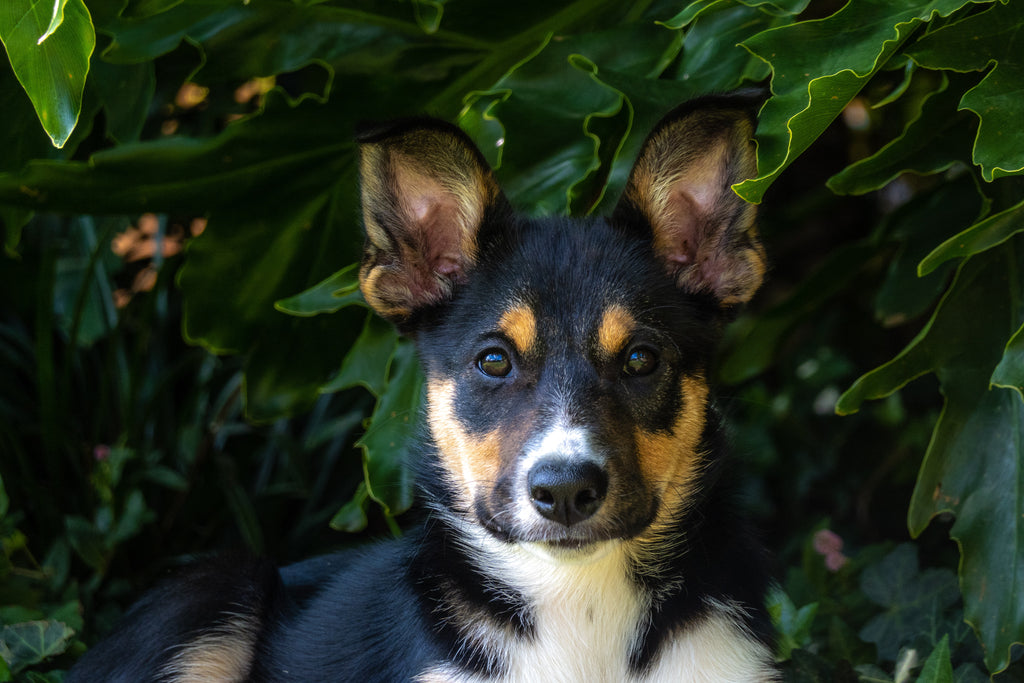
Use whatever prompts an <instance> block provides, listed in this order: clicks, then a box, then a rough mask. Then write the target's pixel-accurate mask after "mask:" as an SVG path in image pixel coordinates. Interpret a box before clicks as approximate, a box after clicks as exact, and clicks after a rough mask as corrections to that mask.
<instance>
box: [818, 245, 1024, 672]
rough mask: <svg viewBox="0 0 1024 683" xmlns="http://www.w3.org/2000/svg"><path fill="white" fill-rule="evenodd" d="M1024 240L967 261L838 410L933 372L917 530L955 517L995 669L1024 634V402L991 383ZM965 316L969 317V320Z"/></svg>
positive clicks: (966, 583)
mask: <svg viewBox="0 0 1024 683" xmlns="http://www.w3.org/2000/svg"><path fill="white" fill-rule="evenodd" d="M1022 273H1024V243H1022V241H1021V238H1020V237H1017V238H1015V239H1012V240H1009V241H1007V242H1006V243H1005V244H1003V245H1001V246H1000V247H997V248H993V249H989V250H987V251H985V252H983V253H980V254H978V255H976V256H974V257H972V258H970V259H968V260H967V261H965V262H964V263H963V264H962V265H961V266H960V268H959V270H958V272H957V276H956V279H955V280H954V282H953V284H952V285H951V286H950V289H949V290H948V291H947V293H946V295H945V296H944V297H943V299H942V301H940V303H939V305H938V307H937V308H936V310H935V312H934V314H933V315H932V318H931V319H930V320H929V321H928V323H927V324H926V325H925V327H924V329H923V330H922V331H921V333H920V334H919V335H918V336H917V337H916V338H915V339H914V340H913V341H911V342H910V344H909V345H908V346H907V347H906V348H905V349H904V350H903V351H902V352H900V354H899V355H897V356H896V358H894V359H893V360H891V361H889V362H888V363H886V364H885V365H882V366H881V367H878V368H876V369H874V370H872V371H871V372H869V373H867V374H866V375H864V376H863V377H861V378H860V379H858V380H857V381H856V382H855V383H854V385H853V386H852V387H850V389H848V390H847V392H846V393H844V394H843V395H842V396H841V397H840V398H839V401H838V404H837V407H836V410H837V412H839V413H840V414H846V413H849V412H852V411H854V410H856V409H857V408H858V406H859V405H860V404H861V403H862V402H863V401H864V400H866V399H868V398H881V397H883V396H887V395H889V394H891V393H892V392H894V391H896V390H897V389H899V388H900V387H902V386H903V385H905V384H906V383H907V382H909V381H911V380H912V379H914V378H916V377H919V376H921V375H923V374H925V373H927V372H934V373H935V374H936V375H937V376H938V378H939V382H940V383H941V387H942V393H943V395H944V396H945V404H944V406H943V410H942V414H941V415H940V417H939V420H938V423H937V424H936V425H935V429H934V432H933V434H932V439H931V442H930V444H929V446H928V450H927V452H926V453H925V456H924V460H923V462H922V464H921V469H920V472H919V474H918V479H917V484H916V486H915V489H914V494H913V497H912V499H911V504H910V511H909V514H908V525H909V527H910V530H911V533H913V534H914V535H915V536H916V535H918V534H920V533H921V532H922V531H923V530H924V529H925V527H927V525H928V523H929V521H930V520H931V519H932V518H933V517H934V516H936V515H938V514H940V513H943V512H949V513H952V514H954V515H955V516H956V522H955V523H954V525H953V527H952V528H951V530H950V536H952V537H953V538H954V539H956V540H957V542H958V543H959V544H960V548H961V566H960V586H961V591H962V593H963V597H964V614H965V618H966V620H967V621H968V623H970V624H971V626H972V627H973V628H974V630H975V632H976V633H977V635H978V638H979V640H980V641H981V643H982V645H983V647H984V648H985V663H986V665H987V666H988V667H989V669H990V670H991V671H993V672H998V671H1001V670H1002V669H1004V668H1006V666H1007V665H1008V663H1009V651H1010V647H1011V646H1012V645H1013V644H1014V643H1019V642H1022V641H1024V563H1021V562H1020V561H1019V558H1020V556H1021V553H1022V552H1024V550H1022V549H1024V453H1022V450H1021V448H1022V446H1021V440H1020V435H1021V434H1022V433H1024V402H1022V401H1020V400H1019V397H1018V396H1017V395H1016V394H1015V393H1014V392H1012V391H1006V390H1004V389H1000V388H995V389H990V378H991V376H992V374H993V370H994V368H996V366H997V364H998V363H999V362H1000V360H1001V359H1002V357H1003V355H1004V343H1005V342H1004V341H1003V340H1006V339H1008V338H1009V337H1010V336H1011V334H1013V333H1014V332H1015V331H1016V330H1018V329H1019V328H1020V326H1021V324H1022V323H1024V296H1022V294H1021V291H1020V288H1019V286H1018V285H1016V284H1015V283H1018V282H1019V281H1020V277H1021V274H1022ZM965 321H970V322H969V324H966V323H965Z"/></svg>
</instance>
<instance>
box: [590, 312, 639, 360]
mask: <svg viewBox="0 0 1024 683" xmlns="http://www.w3.org/2000/svg"><path fill="white" fill-rule="evenodd" d="M635 326H636V320H635V319H634V318H633V316H632V315H630V313H629V311H627V310H626V309H625V308H623V307H622V306H620V305H619V304H612V305H611V306H609V307H608V308H607V309H606V310H605V312H604V315H602V316H601V324H600V325H598V328H597V344H598V346H599V347H600V348H601V351H602V352H603V353H606V354H608V355H609V356H612V357H614V356H617V355H619V353H620V352H621V351H622V349H623V348H624V347H625V346H626V344H627V343H629V338H630V336H631V335H632V333H633V328H634V327H635Z"/></svg>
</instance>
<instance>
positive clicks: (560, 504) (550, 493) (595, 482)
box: [526, 460, 608, 526]
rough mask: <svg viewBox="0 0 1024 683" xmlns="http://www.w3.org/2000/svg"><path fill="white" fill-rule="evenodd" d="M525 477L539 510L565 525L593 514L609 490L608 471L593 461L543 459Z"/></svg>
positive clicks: (534, 505) (534, 503)
mask: <svg viewBox="0 0 1024 683" xmlns="http://www.w3.org/2000/svg"><path fill="white" fill-rule="evenodd" d="M526 481H527V484H528V485H529V487H530V500H531V501H532V502H533V507H535V508H536V509H537V512H539V513H540V514H541V515H543V516H544V517H546V518H547V519H550V520H551V521H553V522H558V523H560V524H564V525H565V526H571V525H573V524H578V523H579V522H582V521H583V520H585V519H587V518H589V517H591V516H592V515H593V514H594V513H595V512H597V510H598V508H600V507H601V503H603V502H604V497H605V494H606V493H607V492H608V475H607V473H605V471H604V470H603V469H602V468H601V467H599V466H598V465H596V464H595V463H592V462H568V461H566V460H541V461H540V462H538V463H537V464H535V465H534V466H533V468H532V469H530V473H529V475H527V479H526Z"/></svg>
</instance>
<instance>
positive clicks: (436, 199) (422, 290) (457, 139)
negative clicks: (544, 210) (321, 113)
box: [358, 118, 504, 322]
mask: <svg viewBox="0 0 1024 683" xmlns="http://www.w3.org/2000/svg"><path fill="white" fill-rule="evenodd" d="M358 140H359V142H360V146H359V172H360V180H361V188H362V203H363V223H364V225H365V226H366V245H365V249H364V253H363V261H362V265H361V267H360V269H359V283H360V288H361V289H362V292H363V296H364V297H365V298H366V301H367V303H369V304H370V305H371V306H372V307H373V308H374V310H376V311H377V312H378V313H379V314H380V315H382V316H383V317H385V318H388V319H390V320H392V321H395V322H403V321H405V320H406V319H408V318H409V317H410V316H411V315H412V314H413V313H414V312H416V311H417V310H420V309H422V308H426V307H428V306H431V305H433V304H438V303H441V302H442V301H444V300H446V299H448V298H449V297H450V296H451V294H452V290H453V288H454V287H455V285H456V284H458V283H460V282H463V281H464V280H465V277H466V275H467V273H468V272H469V270H470V269H471V268H472V266H473V264H474V263H475V261H476V256H477V234H478V231H479V229H480V226H481V224H482V223H483V221H484V218H485V215H486V213H487V212H488V211H490V210H492V209H493V208H495V207H497V206H499V205H504V197H503V196H502V194H501V190H500V189H499V188H498V184H497V182H496V181H495V179H494V175H493V173H492V172H491V169H490V168H489V167H488V166H487V163H486V162H485V161H484V158H483V156H482V155H481V154H480V152H479V150H477V148H476V147H475V146H474V145H473V143H472V142H471V141H470V139H469V138H468V137H467V136H466V134H465V133H463V132H462V131H461V130H459V129H458V128H457V127H455V126H453V125H451V124H449V123H446V122H444V121H439V120H436V119H426V118H419V119H406V120H402V121H396V122H392V123H389V124H385V125H384V126H382V127H378V128H376V129H364V130H363V131H362V132H361V133H360V135H359V138H358Z"/></svg>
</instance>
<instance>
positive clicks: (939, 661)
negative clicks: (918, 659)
mask: <svg viewBox="0 0 1024 683" xmlns="http://www.w3.org/2000/svg"><path fill="white" fill-rule="evenodd" d="M917 683H953V664H952V662H951V661H950V659H949V636H943V637H942V640H941V641H939V644H938V645H937V646H936V647H935V649H934V650H933V651H932V653H931V655H929V656H928V660H927V661H926V662H925V663H924V668H923V669H921V675H919V676H918V677H917Z"/></svg>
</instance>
